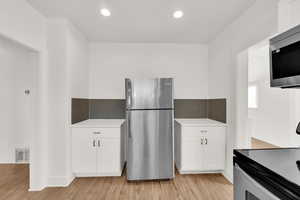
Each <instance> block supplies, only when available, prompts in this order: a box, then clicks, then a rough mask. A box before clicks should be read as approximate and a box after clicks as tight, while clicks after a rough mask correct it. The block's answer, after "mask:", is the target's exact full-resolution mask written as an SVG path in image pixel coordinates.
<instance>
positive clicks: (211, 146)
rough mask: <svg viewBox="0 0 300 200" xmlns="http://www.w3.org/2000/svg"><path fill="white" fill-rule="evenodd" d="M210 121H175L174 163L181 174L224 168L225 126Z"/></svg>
mask: <svg viewBox="0 0 300 200" xmlns="http://www.w3.org/2000/svg"><path fill="white" fill-rule="evenodd" d="M208 121H209V122H210V123H204V122H203V120H202V121H200V122H202V125H201V124H200V125H199V124H193V125H191V124H187V125H186V124H185V123H184V122H185V121H183V122H182V121H181V123H180V122H176V123H175V144H176V145H175V163H176V168H177V169H178V171H179V173H181V174H189V173H191V174H192V173H209V172H219V171H222V170H224V168H225V149H226V147H225V139H226V127H225V126H221V125H220V124H219V123H217V125H214V124H212V123H213V121H212V120H208Z"/></svg>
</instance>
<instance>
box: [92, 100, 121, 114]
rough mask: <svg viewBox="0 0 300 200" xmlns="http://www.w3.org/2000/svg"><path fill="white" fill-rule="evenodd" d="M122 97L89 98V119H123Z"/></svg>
mask: <svg viewBox="0 0 300 200" xmlns="http://www.w3.org/2000/svg"><path fill="white" fill-rule="evenodd" d="M125 117H126V116H125V100H124V99H90V119H124V118H125Z"/></svg>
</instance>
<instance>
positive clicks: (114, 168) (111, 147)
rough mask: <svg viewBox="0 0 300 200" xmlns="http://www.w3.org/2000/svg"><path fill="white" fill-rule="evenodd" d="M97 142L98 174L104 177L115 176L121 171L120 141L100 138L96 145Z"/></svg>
mask: <svg viewBox="0 0 300 200" xmlns="http://www.w3.org/2000/svg"><path fill="white" fill-rule="evenodd" d="M98 142H99V147H98V155H97V162H98V173H100V174H101V175H104V176H105V175H107V176H113V175H117V173H120V170H121V157H120V139H114V138H101V137H100V138H98V141H97V145H98Z"/></svg>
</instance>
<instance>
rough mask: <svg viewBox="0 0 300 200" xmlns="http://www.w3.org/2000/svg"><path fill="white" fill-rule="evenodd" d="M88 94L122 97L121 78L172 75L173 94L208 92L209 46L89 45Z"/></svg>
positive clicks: (204, 95) (186, 95)
mask: <svg viewBox="0 0 300 200" xmlns="http://www.w3.org/2000/svg"><path fill="white" fill-rule="evenodd" d="M89 62H90V98H98V99H109V98H112V99H117V98H125V94H124V79H125V78H136V77H174V78H175V98H181V99H184V98H191V99H198V98H199V99H202V98H207V96H208V48H207V46H205V45H201V44H101V43H94V44H91V45H90V61H89Z"/></svg>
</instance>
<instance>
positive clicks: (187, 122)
mask: <svg viewBox="0 0 300 200" xmlns="http://www.w3.org/2000/svg"><path fill="white" fill-rule="evenodd" d="M175 121H177V122H178V123H179V124H181V125H182V126H193V127H195V126H227V125H226V124H225V123H222V122H218V121H215V120H212V119H175Z"/></svg>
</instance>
